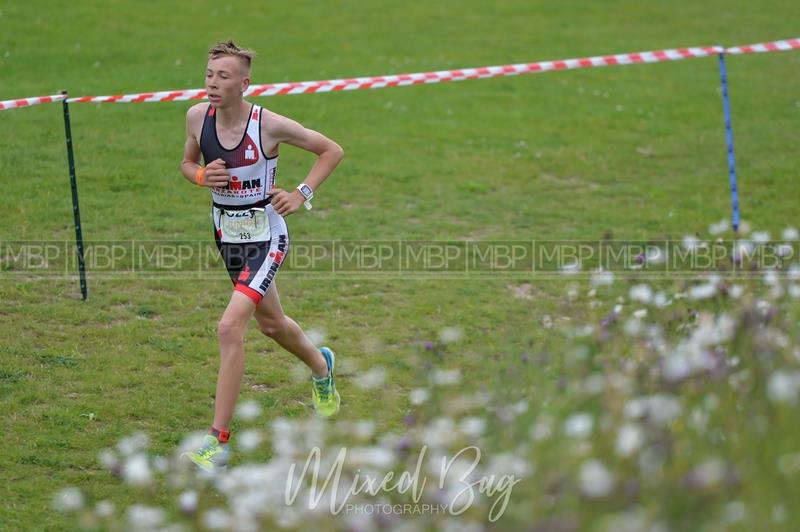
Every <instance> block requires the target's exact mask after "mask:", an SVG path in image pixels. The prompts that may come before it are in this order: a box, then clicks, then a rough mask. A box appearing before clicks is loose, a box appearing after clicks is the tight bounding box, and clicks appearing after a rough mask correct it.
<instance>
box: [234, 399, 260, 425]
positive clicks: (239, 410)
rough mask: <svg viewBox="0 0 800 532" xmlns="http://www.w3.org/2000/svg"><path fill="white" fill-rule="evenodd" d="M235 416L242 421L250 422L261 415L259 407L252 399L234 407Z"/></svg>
mask: <svg viewBox="0 0 800 532" xmlns="http://www.w3.org/2000/svg"><path fill="white" fill-rule="evenodd" d="M236 415H237V417H239V418H240V419H242V420H244V421H252V420H254V419H256V418H257V417H258V416H260V415H261V405H260V404H258V401H254V400H252V399H251V400H249V401H243V402H242V403H239V405H238V406H237V407H236Z"/></svg>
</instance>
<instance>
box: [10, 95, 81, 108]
mask: <svg viewBox="0 0 800 532" xmlns="http://www.w3.org/2000/svg"><path fill="white" fill-rule="evenodd" d="M64 98H66V96H64V95H63V94H54V95H52V96H32V97H30V98H20V99H19V100H3V101H0V111H3V110H5V109H16V108H17V107H29V106H31V105H39V104H42V103H51V102H59V101H61V100H63V99H64Z"/></svg>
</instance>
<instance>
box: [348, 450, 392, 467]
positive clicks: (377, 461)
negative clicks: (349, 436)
mask: <svg viewBox="0 0 800 532" xmlns="http://www.w3.org/2000/svg"><path fill="white" fill-rule="evenodd" d="M347 458H348V461H349V462H350V463H351V464H353V465H355V466H372V467H377V468H379V469H387V468H389V467H391V466H392V464H394V453H393V452H392V451H390V450H389V449H385V448H383V447H380V446H378V445H372V446H369V447H351V448H349V449H348V450H347Z"/></svg>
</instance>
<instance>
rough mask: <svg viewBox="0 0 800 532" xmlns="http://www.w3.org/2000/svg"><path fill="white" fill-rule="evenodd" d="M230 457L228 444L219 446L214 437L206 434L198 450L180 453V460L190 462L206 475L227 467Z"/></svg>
mask: <svg viewBox="0 0 800 532" xmlns="http://www.w3.org/2000/svg"><path fill="white" fill-rule="evenodd" d="M230 455H231V452H230V448H229V446H228V444H220V443H219V440H217V439H216V438H215V437H214V436H212V435H211V434H206V435H205V436H204V437H203V445H201V446H200V448H199V449H198V450H196V451H187V452H185V453H182V454H181V458H185V459H188V460H191V461H192V462H193V463H194V464H195V465H196V466H197V467H199V468H200V469H202V470H203V471H205V472H207V473H218V472H220V471H224V470H225V468H226V467H227V466H228V460H230Z"/></svg>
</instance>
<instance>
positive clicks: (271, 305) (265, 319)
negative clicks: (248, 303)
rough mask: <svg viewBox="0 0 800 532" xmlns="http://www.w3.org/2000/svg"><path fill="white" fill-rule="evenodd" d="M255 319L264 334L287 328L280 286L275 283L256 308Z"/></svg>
mask: <svg viewBox="0 0 800 532" xmlns="http://www.w3.org/2000/svg"><path fill="white" fill-rule="evenodd" d="M255 318H256V321H257V322H258V327H259V328H260V329H261V331H262V332H263V333H264V334H267V335H270V333H274V332H276V330H281V329H283V328H285V326H286V315H285V314H284V313H283V307H282V306H281V299H280V296H279V295H278V284H277V282H275V281H273V282H272V284H271V285H270V287H269V289H268V290H267V293H266V294H264V297H263V298H262V299H261V301H260V302H259V303H258V305H257V306H256V312H255Z"/></svg>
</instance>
